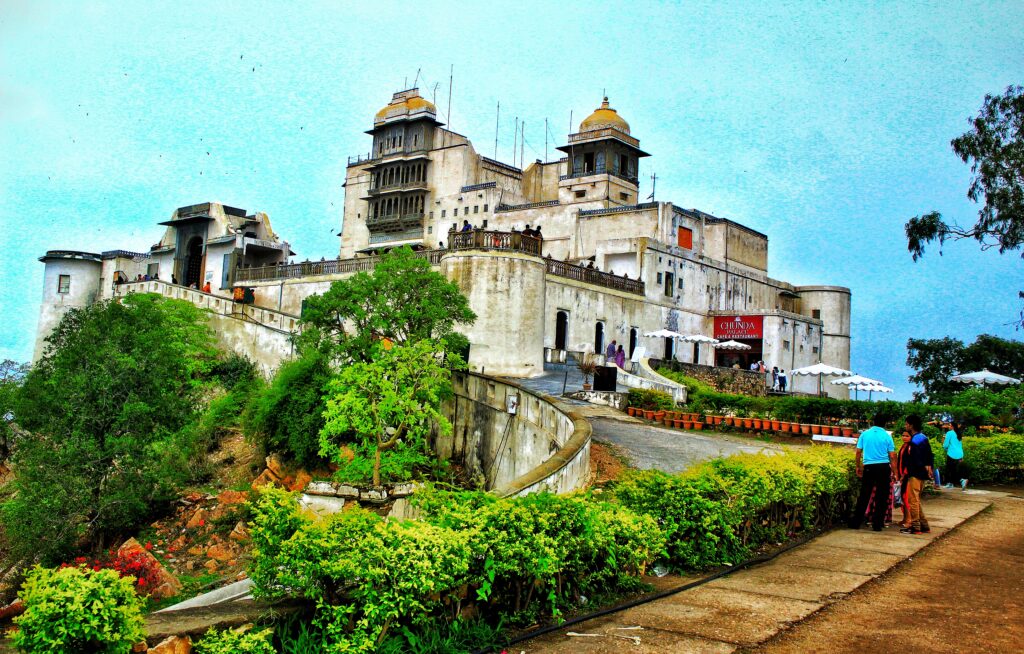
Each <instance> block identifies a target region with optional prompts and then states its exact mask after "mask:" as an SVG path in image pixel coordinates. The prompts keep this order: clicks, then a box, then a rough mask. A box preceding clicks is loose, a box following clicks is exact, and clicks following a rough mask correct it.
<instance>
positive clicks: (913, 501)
mask: <svg viewBox="0 0 1024 654" xmlns="http://www.w3.org/2000/svg"><path fill="white" fill-rule="evenodd" d="M904 428H905V429H906V430H907V431H908V432H910V434H911V436H910V459H909V466H908V481H907V495H906V497H905V498H904V501H905V502H906V503H907V509H908V510H909V511H910V526H909V527H904V528H903V529H900V533H901V534H926V533H928V532H929V531H931V529H930V528H929V527H928V518H926V517H925V515H924V507H922V506H921V491H922V490H924V482H925V481H927V480H929V479H931V478H932V468H933V466H934V464H935V458H934V455H933V454H932V444H931V443H930V442H929V441H928V437H927V436H925V435H924V434H923V433H921V417H920V416H907V420H906V423H905V424H904Z"/></svg>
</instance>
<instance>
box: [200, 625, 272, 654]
mask: <svg viewBox="0 0 1024 654" xmlns="http://www.w3.org/2000/svg"><path fill="white" fill-rule="evenodd" d="M273 633H274V632H273V631H272V630H270V629H264V630H263V631H249V632H244V633H243V632H238V631H231V630H225V631H217V630H216V629H210V630H209V631H207V632H206V634H205V635H204V636H203V637H202V639H201V640H200V641H199V642H197V643H196V650H195V651H196V654H276V653H275V652H274V646H273V645H272V644H271V643H270V638H271V636H273Z"/></svg>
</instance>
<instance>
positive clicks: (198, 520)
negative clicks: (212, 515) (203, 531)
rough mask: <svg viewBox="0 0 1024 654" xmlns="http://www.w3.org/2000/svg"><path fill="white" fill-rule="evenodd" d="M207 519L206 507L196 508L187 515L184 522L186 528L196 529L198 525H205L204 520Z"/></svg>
mask: <svg viewBox="0 0 1024 654" xmlns="http://www.w3.org/2000/svg"><path fill="white" fill-rule="evenodd" d="M208 519H209V516H208V512H207V510H206V509H196V510H195V513H193V514H192V516H191V517H189V519H188V522H186V523H185V527H186V528H187V529H197V528H199V527H204V526H206V521H207V520H208Z"/></svg>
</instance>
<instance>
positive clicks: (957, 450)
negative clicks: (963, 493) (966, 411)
mask: <svg viewBox="0 0 1024 654" xmlns="http://www.w3.org/2000/svg"><path fill="white" fill-rule="evenodd" d="M946 426H947V427H949V431H947V432H946V438H945V440H943V441H942V449H943V450H945V451H946V488H953V484H954V483H959V484H960V488H964V489H966V488H967V480H966V479H964V478H962V477H960V462H961V461H963V458H964V444H963V442H962V441H961V439H960V434H962V433H963V428H962V427H961V426H960V425H959V424H957V423H951V424H948V425H946Z"/></svg>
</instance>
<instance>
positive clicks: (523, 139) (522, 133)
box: [519, 120, 526, 168]
mask: <svg viewBox="0 0 1024 654" xmlns="http://www.w3.org/2000/svg"><path fill="white" fill-rule="evenodd" d="M524 145H526V121H525V120H524V121H523V126H522V128H521V130H520V138H519V167H520V168H522V167H523V146H524Z"/></svg>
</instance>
